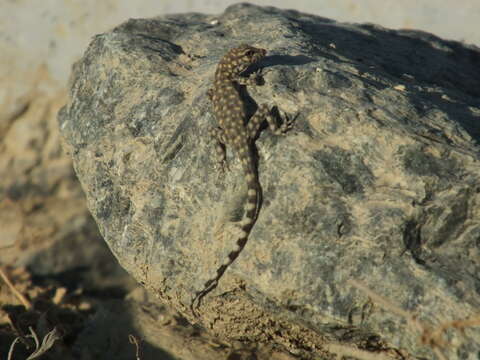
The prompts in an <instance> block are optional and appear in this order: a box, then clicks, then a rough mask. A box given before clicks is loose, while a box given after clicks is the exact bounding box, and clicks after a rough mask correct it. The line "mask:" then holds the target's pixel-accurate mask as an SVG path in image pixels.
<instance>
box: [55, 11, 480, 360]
mask: <svg viewBox="0 0 480 360" xmlns="http://www.w3.org/2000/svg"><path fill="white" fill-rule="evenodd" d="M245 42H246V43H251V44H252V45H258V46H260V47H264V48H266V49H268V51H269V54H268V56H267V58H265V59H264V61H262V63H261V65H262V66H263V67H264V68H265V69H264V74H265V81H266V84H265V85H264V86H259V87H257V88H255V89H249V93H250V95H252V97H253V98H254V99H255V101H256V103H257V104H260V103H264V102H267V103H270V104H272V105H273V104H277V105H279V107H280V109H281V111H283V112H286V113H289V114H292V115H293V114H296V113H299V116H298V118H297V121H296V125H295V128H294V130H293V131H291V133H290V134H288V135H287V136H285V137H277V136H275V135H273V134H271V133H269V132H268V131H267V130H266V131H264V132H262V134H261V136H260V138H259V139H258V141H257V142H256V146H257V149H258V155H259V174H260V181H261V184H262V188H263V206H262V209H261V212H260V215H259V218H258V221H257V223H256V224H255V226H254V228H253V230H252V232H251V235H250V238H249V241H248V243H247V245H246V247H245V248H244V250H243V252H242V253H241V255H240V256H239V257H238V259H237V260H236V261H235V262H234V264H233V265H232V266H231V267H230V268H229V269H228V270H227V271H226V273H225V274H224V276H223V277H222V278H221V279H220V283H219V286H218V288H217V289H215V291H213V292H211V293H210V294H208V295H207V296H206V297H205V298H204V300H203V303H202V306H201V307H200V309H199V316H200V317H199V319H198V320H199V321H200V322H201V323H203V325H204V326H206V327H207V328H210V329H211V330H212V331H213V332H214V333H216V334H219V335H222V336H226V337H229V338H234V339H241V340H251V341H257V342H262V341H271V342H277V343H279V344H281V345H284V346H285V347H286V348H287V349H289V350H290V351H291V352H294V353H300V354H303V355H302V356H310V355H312V354H316V355H318V356H320V354H323V355H322V356H324V357H325V358H333V355H331V354H332V353H343V354H344V355H351V356H353V355H354V354H355V351H357V350H356V349H357V348H360V349H363V350H365V351H367V350H368V351H375V352H376V353H377V355H378V353H382V354H383V356H385V358H400V357H401V356H405V357H408V356H409V355H408V354H411V355H412V356H414V357H422V356H423V357H427V358H431V357H432V356H433V355H432V354H433V352H437V354H438V352H442V353H443V354H444V355H445V356H447V357H448V358H449V359H474V358H475V356H476V355H475V354H477V353H478V351H480V340H479V339H480V331H479V330H478V328H477V329H476V330H475V329H474V328H471V327H467V328H465V329H464V327H463V323H457V324H456V325H455V326H447V330H446V334H445V335H446V336H445V337H443V335H444V334H443V333H441V331H440V333H439V334H438V333H437V334H433V335H432V334H431V332H429V329H433V330H435V329H437V330H438V329H440V328H439V325H441V324H444V323H446V322H448V321H452V320H464V319H468V318H469V317H471V316H473V315H474V314H475V313H476V312H478V309H479V306H480V297H479V292H480V279H479V276H478V274H479V273H480V271H479V270H480V261H479V259H480V250H479V247H480V244H479V239H480V223H479V222H478V220H477V219H478V215H479V212H480V194H479V192H480V166H479V161H478V160H479V150H480V148H479V146H478V145H477V143H478V140H479V139H480V123H479V121H480V101H479V95H480V72H479V71H478V64H479V63H480V52H479V50H478V49H477V48H473V47H471V48H469V47H467V46H465V45H463V44H460V43H457V42H451V41H444V40H442V39H439V38H437V37H435V36H433V35H431V34H426V33H422V32H415V31H391V30H387V29H383V28H380V27H377V26H374V25H352V24H343V23H336V22H334V21H331V20H328V19H323V18H319V17H315V16H311V15H307V14H301V13H298V12H294V11H284V10H279V9H275V8H261V7H256V6H251V5H245V4H240V5H235V6H232V7H230V8H228V9H227V10H226V11H225V13H223V14H222V15H220V16H208V15H201V14H183V15H171V16H164V17H158V18H153V19H139V20H130V21H128V22H126V23H124V24H122V25H120V26H119V27H117V28H115V29H114V30H112V31H110V32H108V33H105V34H102V35H99V36H97V37H95V38H94V39H93V41H92V43H91V44H90V46H89V48H88V49H87V51H86V52H85V55H84V56H83V58H82V59H81V60H80V61H79V62H78V63H77V64H76V65H75V66H74V69H73V75H72V80H71V90H70V101H69V103H68V104H67V106H66V107H65V108H64V109H63V110H62V111H61V113H60V116H59V121H60V127H61V130H62V133H63V136H64V138H65V139H66V142H67V143H68V148H69V151H70V153H71V155H72V157H73V159H74V165H75V169H76V172H77V174H78V177H79V178H80V181H81V182H82V184H83V187H84V190H85V192H86V194H87V198H88V204H89V207H90V210H91V212H92V214H93V215H94V217H95V219H96V221H97V223H98V225H99V227H100V230H101V233H102V234H103V236H104V238H105V240H106V241H107V243H108V244H109V246H110V248H111V249H112V251H113V252H114V253H115V255H116V256H117V258H118V259H119V261H120V263H121V264H122V265H123V266H124V267H125V268H126V269H127V270H128V271H129V272H130V273H131V274H132V275H133V276H134V277H135V278H136V279H137V280H139V281H140V282H141V283H143V284H144V285H145V286H146V287H147V288H148V289H150V290H153V291H154V292H155V293H156V294H158V295H159V297H160V298H161V299H162V300H164V301H165V302H167V303H169V304H171V305H173V306H174V307H175V308H177V309H178V310H179V311H181V312H182V313H183V314H185V316H187V317H189V318H190V319H191V320H194V317H193V316H192V314H191V313H190V309H189V306H190V302H191V300H192V298H193V296H194V294H195V293H196V292H197V291H199V290H200V289H202V287H203V284H204V283H205V282H206V281H207V280H208V279H210V278H211V277H212V276H214V275H215V273H216V269H217V268H218V267H219V265H220V264H222V263H223V262H224V261H225V258H226V256H227V254H228V253H229V252H230V250H231V249H232V248H233V247H234V243H235V240H236V238H235V235H234V233H235V231H234V230H235V227H234V226H233V225H232V224H234V222H235V221H237V220H239V212H240V210H241V209H242V206H243V205H242V204H243V201H244V198H245V190H246V187H245V179H244V175H243V173H242V170H241V166H240V164H239V162H238V161H237V160H235V157H234V156H231V154H230V155H229V161H230V164H231V165H230V167H231V171H230V172H227V173H226V174H224V175H222V174H221V173H219V172H218V171H216V170H215V164H216V161H217V160H216V157H215V151H214V148H213V144H211V142H210V139H209V137H208V129H209V127H210V126H212V125H214V123H215V122H214V119H213V116H212V112H211V106H210V103H209V101H208V98H207V95H206V92H207V90H208V89H209V87H210V86H211V82H212V76H213V73H214V70H215V65H216V63H217V61H218V60H219V58H220V57H221V56H222V55H223V54H224V53H225V52H226V51H227V50H228V49H229V48H231V47H234V46H235V45H238V44H240V43H245ZM362 286H363V287H362ZM367 289H369V290H367ZM375 294H376V295H375ZM380 297H381V298H383V299H385V301H381V298H380ZM385 302H386V303H385ZM373 305H375V306H373ZM459 324H460V325H459ZM461 330H465V331H463V332H462V331H461ZM422 331H423V333H422ZM422 339H423V342H422ZM327 353H330V355H328V354H327ZM362 354H363V355H364V353H362ZM362 354H360V355H362ZM360 355H359V353H358V352H357V356H360ZM329 356H330V357H329Z"/></svg>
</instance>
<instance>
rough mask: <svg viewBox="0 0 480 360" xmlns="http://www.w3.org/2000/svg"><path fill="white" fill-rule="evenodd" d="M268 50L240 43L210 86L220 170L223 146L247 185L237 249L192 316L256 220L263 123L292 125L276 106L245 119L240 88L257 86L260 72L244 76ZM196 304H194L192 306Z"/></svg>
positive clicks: (276, 129)
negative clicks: (257, 153) (278, 117)
mask: <svg viewBox="0 0 480 360" xmlns="http://www.w3.org/2000/svg"><path fill="white" fill-rule="evenodd" d="M266 53H267V51H266V50H265V49H260V48H256V47H253V46H250V45H247V44H242V45H240V46H238V47H236V48H233V49H231V50H230V51H228V52H227V53H226V54H225V55H224V56H223V57H222V59H221V60H220V62H219V63H218V65H217V69H216V71H215V78H214V82H213V87H212V88H211V89H210V90H209V91H208V97H209V98H210V101H211V103H212V105H213V113H214V115H215V118H216V120H217V123H218V126H217V127H213V128H211V129H210V131H209V133H210V136H211V137H212V138H213V139H214V140H215V148H216V152H217V156H218V157H219V159H220V164H221V169H222V171H225V169H228V165H227V161H226V160H227V158H226V146H227V145H228V146H229V147H231V148H232V150H233V151H234V153H235V154H236V155H237V157H238V158H239V160H240V163H241V165H242V169H243V172H244V175H245V180H246V183H247V199H246V202H245V205H244V218H243V220H242V221H241V222H240V224H239V225H240V229H239V238H238V239H237V241H236V247H235V248H234V249H232V250H231V251H230V253H229V254H228V256H227V258H226V259H225V262H224V263H223V264H222V265H221V266H220V267H219V268H218V269H217V271H216V275H215V276H213V277H212V278H211V279H209V280H208V281H207V282H206V283H205V285H204V286H203V289H202V290H200V291H198V292H196V293H195V296H194V298H193V300H192V303H191V307H190V308H191V310H192V313H193V314H194V315H195V314H196V313H195V309H196V308H198V307H199V306H200V302H201V300H202V298H203V297H204V296H205V295H206V294H208V293H209V292H210V291H212V290H213V289H215V288H216V287H217V285H218V281H219V280H220V278H221V277H222V275H223V274H224V272H225V271H226V270H227V268H228V267H229V266H230V265H231V264H232V263H233V262H234V261H235V259H236V258H237V257H238V256H239V255H240V253H241V251H242V250H243V248H244V247H245V244H246V243H247V240H248V236H249V234H250V232H251V230H252V228H253V226H254V224H255V222H256V220H257V217H258V214H259V211H260V207H261V187H260V182H259V180H258V174H257V169H256V161H255V158H254V156H253V152H252V149H253V146H254V142H255V139H256V137H257V134H258V132H259V130H260V127H261V125H262V123H263V122H264V121H265V120H266V121H267V122H268V125H269V128H270V130H271V131H272V132H273V133H274V134H276V135H281V134H285V133H286V132H287V131H288V130H290V129H291V128H292V126H293V121H294V120H295V119H292V120H290V119H289V118H288V116H286V115H285V117H284V119H282V120H283V121H282V124H281V125H280V126H279V125H278V124H277V123H276V121H275V118H274V109H275V108H276V107H275V106H274V107H272V108H270V106H268V105H267V104H262V105H260V106H258V108H257V110H256V111H255V113H254V114H253V115H252V116H251V117H250V118H248V115H247V111H246V103H245V101H244V100H243V99H242V95H241V90H242V87H245V86H247V85H250V86H253V85H258V82H259V81H263V77H261V75H260V71H256V72H254V73H251V74H250V75H249V76H246V75H245V72H246V70H247V69H248V68H249V67H250V66H251V65H253V64H255V63H257V62H259V61H260V60H262V59H263V58H264V57H265V55H266ZM195 303H197V305H196V306H195Z"/></svg>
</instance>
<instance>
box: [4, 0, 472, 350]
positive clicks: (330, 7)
mask: <svg viewBox="0 0 480 360" xmlns="http://www.w3.org/2000/svg"><path fill="white" fill-rule="evenodd" d="M233 3H234V1H227V0H203V1H202V0H199V1H194V0H143V1H132V0H103V1H94V0H63V1H62V0H42V1H33V0H0V277H3V280H0V309H1V311H0V358H2V359H3V358H6V357H5V354H6V352H8V348H9V346H10V344H11V343H12V342H13V340H14V338H15V337H16V336H17V335H18V333H19V332H21V329H22V326H23V328H24V329H25V326H26V324H28V323H25V324H23V323H22V321H20V320H19V319H20V318H21V316H20V315H21V313H15V312H12V311H13V310H11V309H10V308H8V306H17V305H18V306H23V308H22V309H23V311H24V312H25V310H28V311H31V310H38V306H39V305H36V304H37V303H38V301H37V300H39V299H41V300H42V301H44V302H47V303H48V304H49V306H50V307H49V309H50V308H52V307H53V308H55V309H57V310H58V314H57V315H58V316H60V318H59V319H60V320H57V323H62V324H63V325H65V326H66V325H68V326H71V328H70V330H69V331H70V334H75V336H72V337H71V339H70V341H71V342H72V343H73V342H74V343H75V344H76V346H77V347H78V348H82V349H83V350H82V351H84V352H85V351H87V352H88V351H92V350H91V349H92V347H91V346H88V344H90V343H93V344H95V346H97V347H98V346H99V344H101V345H104V344H107V343H109V344H113V345H111V346H112V348H114V349H115V352H112V351H113V350H112V349H105V352H108V353H110V354H116V355H115V356H116V357H114V358H116V359H123V358H124V357H125V358H133V357H132V356H133V355H132V354H131V352H133V351H134V348H135V347H134V345H132V344H133V343H132V344H130V343H128V341H126V339H125V336H126V335H125V334H126V332H127V329H129V330H128V331H130V332H131V333H141V335H142V338H144V339H145V338H148V336H152V340H151V341H150V343H151V344H156V346H158V345H159V344H161V345H162V346H161V348H156V349H155V346H153V345H152V346H151V349H150V351H151V354H154V355H152V358H160V357H159V356H160V355H161V356H162V357H161V358H162V359H170V358H172V359H173V358H174V357H169V356H168V355H166V353H165V352H164V350H162V349H164V348H168V351H170V352H171V353H174V354H177V353H179V352H182V351H184V348H185V347H187V348H188V347H191V348H192V349H196V350H197V354H196V355H195V356H193V357H192V358H195V359H201V358H208V359H215V358H219V359H220V358H222V359H225V358H226V356H225V354H224V353H223V352H224V350H225V348H222V347H216V348H215V350H212V347H211V346H209V345H205V346H204V347H203V348H202V345H201V344H199V342H200V341H203V340H200V339H201V337H198V336H197V335H198V330H195V329H194V330H192V328H190V325H188V324H187V323H186V322H185V321H183V320H182V319H180V318H179V316H178V315H175V314H173V315H172V314H168V313H166V312H165V313H162V311H163V310H162V311H159V312H158V314H162V315H156V316H157V318H155V319H154V320H155V321H154V323H152V324H151V328H145V326H146V325H145V324H148V323H149V321H152V319H151V317H152V316H151V315H150V317H147V320H145V319H144V320H143V321H141V320H139V318H141V316H142V315H138V314H143V312H142V313H141V312H140V311H139V310H138V308H139V307H136V305H135V304H138V303H141V304H142V305H141V307H142V309H144V308H145V306H146V305H145V303H146V302H148V301H147V300H145V299H146V296H147V295H146V294H140V295H139V294H137V295H135V296H134V295H131V294H132V291H136V290H134V289H135V287H136V284H135V282H134V281H133V280H132V279H131V278H130V277H129V276H128V274H126V273H125V272H124V271H123V270H122V269H121V268H120V267H119V266H118V264H117V262H116V260H115V259H114V257H113V256H112V255H111V253H110V251H109V249H108V248H107V246H106V245H105V243H104V242H103V240H102V238H101V235H100V234H99V233H98V230H97V227H96V225H95V223H94V221H93V220H92V218H91V217H90V215H89V212H88V210H87V208H86V203H85V199H84V195H83V193H82V189H81V187H80V184H79V183H78V182H77V180H76V177H75V174H74V171H73V168H72V164H71V161H70V158H69V156H68V155H67V154H65V153H64V152H63V151H62V148H61V139H60V136H59V132H58V128H57V122H56V114H57V112H58V110H59V109H60V108H61V107H62V106H63V105H64V103H65V101H66V100H67V96H66V94H67V81H68V77H69V73H70V69H71V66H72V64H73V63H74V62H75V61H76V60H77V59H79V58H80V57H81V55H82V53H83V52H84V50H85V49H86V47H87V45H88V43H89V41H90V39H91V38H92V37H93V36H94V35H95V34H98V33H102V32H105V31H107V30H109V29H110V28H112V27H114V26H116V25H118V24H119V23H121V22H123V21H125V20H127V19H129V18H142V17H151V16H157V15H162V14H168V13H179V12H191V11H194V12H203V13H211V14H215V13H221V12H223V10H224V9H225V7H227V6H228V5H230V4H233ZM252 3H255V4H258V5H265V6H266V5H271V6H276V7H280V8H290V9H295V10H298V11H302V12H308V13H314V14H317V15H320V16H322V17H326V18H332V19H335V20H338V21H345V22H358V23H365V22H370V23H376V24H379V25H382V26H384V27H388V28H393V29H400V28H402V29H417V30H423V31H427V32H431V33H434V34H435V35H437V36H440V37H443V38H446V39H451V40H458V41H463V42H466V43H469V44H475V45H477V46H478V44H480V32H479V31H478V24H479V23H480V2H479V1H473V0H459V1H455V2H453V1H451V0H435V1H432V0H403V1H398V0H335V1H332V0H294V1H293V0H277V1H252ZM19 294H20V295H21V294H23V295H24V296H25V298H24V299H22V297H21V296H20V295H19ZM127 294H130V295H127ZM127 296H128V299H130V300H128V301H130V302H129V304H130V305H128V306H130V307H128V306H126V305H125V299H127ZM116 300H118V301H119V302H115V301H116ZM112 301H113V302H112ZM150 304H153V305H151V306H152V307H155V306H156V301H155V300H152V302H151V303H150ZM99 308H101V309H103V310H102V311H100V313H101V314H102V315H101V316H98V314H99V311H98V309H99ZM6 309H7V310H6ZM95 309H96V310H95ZM132 309H133V310H132ZM149 309H150V310H149V311H150V313H153V312H154V311H153V310H152V308H149ZM157 310H158V309H157ZM28 311H27V312H28ZM65 311H67V312H68V311H70V313H68V314H69V316H70V317H69V320H68V321H62V316H63V315H64V314H65ZM37 313H38V314H40V313H42V312H41V311H40V312H39V311H37ZM132 313H136V314H137V315H135V316H134V315H131V314H132ZM15 314H16V315H15ZM38 314H37V315H38ZM59 314H60V315H59ZM62 314H63V315H62ZM92 314H97V315H96V317H94V318H92ZM112 314H113V315H112ZM119 314H123V315H124V316H123V318H122V319H121V320H122V321H123V322H124V323H123V325H122V326H123V328H124V333H122V334H121V335H118V334H117V335H115V334H113V335H112V334H111V332H112V331H111V326H109V325H111V323H112V322H113V321H115V323H119V321H120V320H119V318H118V316H119ZM30 315H31V314H30ZM61 315H62V316H61ZM112 316H113V317H112ZM92 319H93V320H92ZM29 321H30V322H31V324H32V325H34V326H36V327H35V329H37V330H38V329H39V327H38V324H39V321H40V320H39V318H38V317H37V318H35V317H34V318H33V320H32V319H30V320H29ZM89 321H90V322H93V323H94V326H95V328H97V329H101V328H102V326H105V327H106V328H107V329H108V330H106V331H105V332H103V334H104V335H102V336H103V337H100V338H99V337H98V332H97V333H93V335H91V334H92V333H89V332H88V331H87V330H85V329H86V326H85V323H86V322H89ZM133 324H136V325H133ZM159 326H160V327H161V329H159V328H158V327H159ZM169 326H171V327H173V328H174V329H175V331H171V332H168V329H170V328H169ZM142 327H143V328H142ZM117 328H119V327H117ZM140 328H142V329H140ZM182 329H183V330H182ZM39 331H40V330H39ZM149 334H150V335H149ZM152 334H154V335H152ZM175 334H176V335H175ZM188 334H190V335H191V338H192V339H194V340H192V341H193V343H192V344H191V345H185V342H184V339H185V336H190V335H188ZM192 334H193V335H192ZM40 335H41V334H40ZM43 335H44V334H43ZM106 336H112V337H113V336H117V338H115V339H123V340H122V341H120V343H121V344H122V346H120V345H119V344H117V343H116V342H115V340H111V339H110V338H109V339H106V338H105V337H106ZM175 336H177V337H175ZM93 339H96V340H95V341H94V340H93ZM175 339H177V340H178V339H180V340H178V346H175V345H174V344H176V341H177V340H175ZM64 341H65V342H66V343H67V345H68V338H67V339H64ZM205 341H206V342H202V344H205V343H208V342H209V341H210V340H208V341H207V340H205ZM162 342H163V343H162ZM79 344H83V346H80V345H79ZM172 344H173V345H172ZM125 347H126V348H127V349H129V351H130V353H129V352H128V351H127V352H125V351H124V349H125ZM200 348H202V349H203V351H201V352H199V351H198V349H200ZM59 351H60V350H59ZM222 351H223V352H222ZM262 351H263V350H262ZM265 351H266V355H265V357H263V356H258V358H269V359H275V358H277V357H276V356H275V354H273V353H271V352H268V351H267V350H265ZM29 353H31V350H30V351H26V354H29ZM62 354H63V355H65V354H64V353H62ZM182 354H183V355H181V356H180V355H178V357H175V358H182V359H188V358H190V357H189V355H187V354H186V353H182ZM200 354H203V355H202V356H204V357H202V356H200ZM63 355H62V356H63ZM83 355H84V357H82V358H86V359H87V358H90V357H91V358H95V356H93V355H92V354H91V353H88V354H87V355H85V354H83ZM127 355H128V356H127ZM217 355H218V357H217ZM112 356H113V355H112ZM282 356H283V357H282ZM282 356H280V357H278V359H280V358H281V359H287V358H289V357H286V356H287V355H282ZM63 358H68V357H63ZM145 358H148V357H145Z"/></svg>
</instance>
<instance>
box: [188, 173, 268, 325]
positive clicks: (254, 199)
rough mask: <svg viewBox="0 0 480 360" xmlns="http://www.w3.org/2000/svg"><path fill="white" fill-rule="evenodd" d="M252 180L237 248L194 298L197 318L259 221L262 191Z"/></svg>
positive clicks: (192, 307)
mask: <svg viewBox="0 0 480 360" xmlns="http://www.w3.org/2000/svg"><path fill="white" fill-rule="evenodd" d="M252 178H253V176H249V179H248V180H249V181H248V193H247V201H246V204H245V218H244V220H243V221H242V224H241V227H240V231H241V233H240V236H239V238H238V239H237V242H236V248H235V249H234V250H233V251H231V252H230V253H229V254H228V257H227V259H226V261H225V263H224V264H222V265H221V266H220V267H219V268H218V269H217V274H216V275H215V277H214V278H212V279H210V280H208V281H207V282H205V284H204V286H203V289H202V290H201V291H198V292H197V293H196V294H195V297H194V298H193V300H192V303H191V306H190V308H191V310H192V313H193V314H194V315H195V316H197V315H196V311H195V310H196V309H198V308H199V307H200V304H201V301H202V299H203V297H204V296H205V295H207V294H208V293H209V292H210V291H212V290H213V289H215V288H216V287H217V286H218V281H219V280H220V278H221V277H222V276H223V274H224V273H225V271H226V270H227V269H228V267H229V266H230V265H231V264H232V263H233V262H234V261H235V259H236V258H237V257H238V256H239V255H240V253H241V252H242V250H243V248H244V247H245V245H246V244H247V240H248V236H249V234H250V231H251V230H252V227H253V225H254V224H255V221H256V220H257V215H258V213H259V210H260V209H259V206H260V190H259V186H258V185H257V184H258V183H257V182H256V181H255V179H254V178H253V179H252Z"/></svg>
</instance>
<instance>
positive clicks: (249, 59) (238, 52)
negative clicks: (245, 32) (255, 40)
mask: <svg viewBox="0 0 480 360" xmlns="http://www.w3.org/2000/svg"><path fill="white" fill-rule="evenodd" d="M266 53H267V50H265V49H260V48H256V47H253V46H250V45H247V44H242V45H240V46H239V47H236V48H233V49H231V50H230V51H229V52H228V53H227V54H226V55H225V56H224V57H223V59H222V61H221V62H220V64H223V65H222V67H223V70H224V71H226V72H228V73H229V74H230V75H231V76H236V75H239V74H241V73H242V72H244V71H245V70H246V69H247V68H248V67H249V66H250V65H252V64H255V63H256V62H258V61H260V60H261V59H263V58H264V57H265V55H266Z"/></svg>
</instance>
